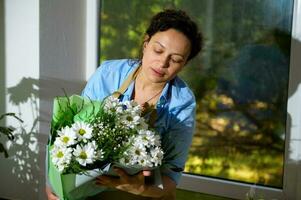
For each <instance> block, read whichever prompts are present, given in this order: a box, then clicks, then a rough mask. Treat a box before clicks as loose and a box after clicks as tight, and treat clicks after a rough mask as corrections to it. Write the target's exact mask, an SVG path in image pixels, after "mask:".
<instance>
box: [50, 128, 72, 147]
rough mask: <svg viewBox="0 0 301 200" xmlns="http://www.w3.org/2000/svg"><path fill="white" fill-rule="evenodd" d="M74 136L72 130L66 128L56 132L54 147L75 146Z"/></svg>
mask: <svg viewBox="0 0 301 200" xmlns="http://www.w3.org/2000/svg"><path fill="white" fill-rule="evenodd" d="M75 139H76V134H75V132H74V131H73V129H72V128H70V127H68V126H66V127H65V128H63V129H62V130H60V131H58V137H57V138H56V139H55V141H54V145H56V146H70V145H73V144H75V142H76V141H75Z"/></svg>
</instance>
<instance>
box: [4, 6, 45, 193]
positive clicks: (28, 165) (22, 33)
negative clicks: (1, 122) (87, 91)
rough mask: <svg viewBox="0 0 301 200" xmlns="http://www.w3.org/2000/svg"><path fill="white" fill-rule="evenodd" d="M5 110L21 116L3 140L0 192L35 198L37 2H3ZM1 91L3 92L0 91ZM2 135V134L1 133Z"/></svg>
mask: <svg viewBox="0 0 301 200" xmlns="http://www.w3.org/2000/svg"><path fill="white" fill-rule="evenodd" d="M2 3H3V2H2ZM3 8H4V9H3V10H2V12H3V11H4V24H3V25H2V27H1V31H2V30H3V33H4V44H1V45H2V46H3V47H1V48H3V49H4V54H3V58H4V63H3V64H4V65H2V66H1V68H2V70H1V71H3V72H4V77H2V78H3V80H4V82H3V83H4V85H5V88H4V89H5V91H3V92H6V98H5V104H6V108H5V112H15V113H17V114H18V116H19V117H20V118H22V119H23V120H24V123H23V124H19V123H18V122H17V121H16V120H14V119H11V118H9V119H7V120H6V124H7V125H12V126H14V127H16V128H17V130H16V131H15V133H14V134H15V137H16V140H15V142H14V143H7V145H8V146H7V148H8V149H9V154H10V157H9V158H8V159H6V158H3V155H0V177H1V187H0V196H1V197H8V198H12V199H20V198H21V197H22V198H23V199H37V197H38V186H39V184H40V182H39V173H40V166H39V163H38V158H39V149H38V141H37V134H38V130H39V126H38V124H34V121H35V120H37V118H38V114H39V100H38V83H37V82H38V79H39V72H40V71H39V2H38V0H28V1H20V0H6V1H4V4H3ZM1 95H3V93H1ZM2 139H3V137H2Z"/></svg>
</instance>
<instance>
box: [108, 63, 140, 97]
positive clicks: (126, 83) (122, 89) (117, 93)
mask: <svg viewBox="0 0 301 200" xmlns="http://www.w3.org/2000/svg"><path fill="white" fill-rule="evenodd" d="M140 70H141V67H137V68H136V69H135V70H134V71H133V72H132V73H130V75H129V76H128V77H127V79H125V81H124V82H123V83H122V85H121V86H120V88H119V89H118V90H117V91H115V92H113V94H112V96H113V97H115V98H119V97H120V95H122V94H123V93H124V92H125V91H126V89H127V88H128V87H129V85H130V84H131V82H132V81H133V80H135V79H136V77H137V75H138V73H139V72H140Z"/></svg>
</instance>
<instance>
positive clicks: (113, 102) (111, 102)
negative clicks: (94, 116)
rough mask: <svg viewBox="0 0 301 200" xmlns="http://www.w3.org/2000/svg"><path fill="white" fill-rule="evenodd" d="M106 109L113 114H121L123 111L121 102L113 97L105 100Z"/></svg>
mask: <svg viewBox="0 0 301 200" xmlns="http://www.w3.org/2000/svg"><path fill="white" fill-rule="evenodd" d="M104 109H105V110H106V111H107V112H111V113H115V112H116V113H120V112H122V111H123V108H122V104H121V103H120V102H119V99H118V98H115V97H113V96H109V97H108V98H106V99H105V100H104Z"/></svg>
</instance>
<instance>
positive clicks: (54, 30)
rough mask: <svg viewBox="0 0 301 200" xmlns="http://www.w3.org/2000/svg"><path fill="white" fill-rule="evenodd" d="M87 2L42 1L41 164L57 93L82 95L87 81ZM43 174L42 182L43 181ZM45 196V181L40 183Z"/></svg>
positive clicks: (41, 165)
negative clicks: (64, 92)
mask: <svg viewBox="0 0 301 200" xmlns="http://www.w3.org/2000/svg"><path fill="white" fill-rule="evenodd" d="M85 48H86V1H82V0H63V1H62V0H51V1H40V105H41V106H40V119H41V121H40V144H41V150H40V161H41V162H40V167H41V168H42V170H41V171H43V173H44V169H45V167H44V164H45V145H46V142H47V139H48V135H49V131H50V129H49V127H50V120H51V115H52V102H53V98H54V97H55V96H59V95H64V94H63V90H62V89H64V90H65V91H66V92H67V93H68V94H73V93H76V94H80V92H81V90H82V89H83V87H84V84H85V81H86V67H85V65H86V55H85V52H86V49H85ZM43 179H44V175H43V176H42V181H43V182H44V180H43ZM41 185H42V186H41V191H40V193H41V194H40V198H39V199H45V198H43V195H42V194H43V189H44V184H41Z"/></svg>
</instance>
